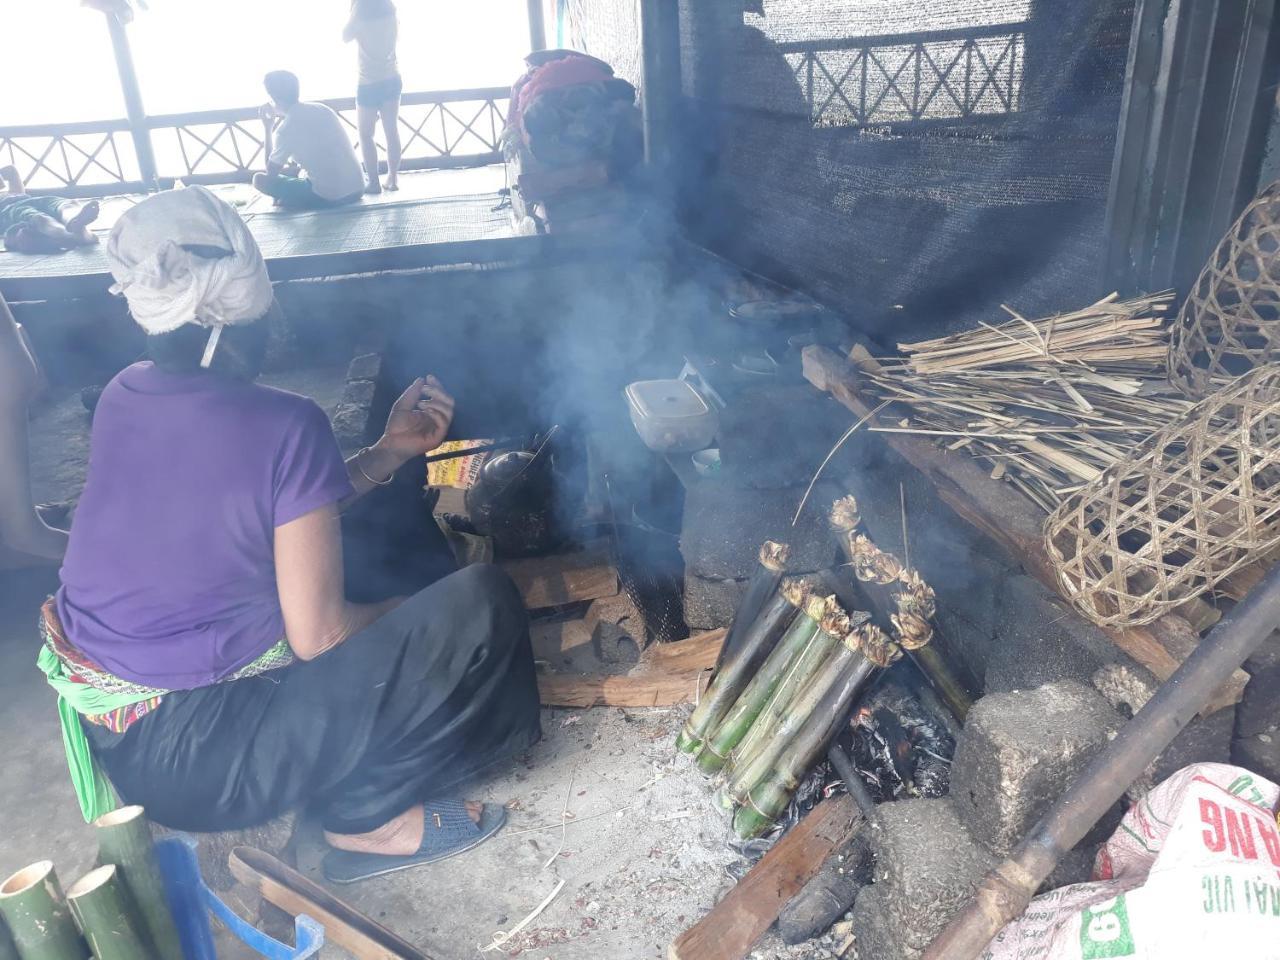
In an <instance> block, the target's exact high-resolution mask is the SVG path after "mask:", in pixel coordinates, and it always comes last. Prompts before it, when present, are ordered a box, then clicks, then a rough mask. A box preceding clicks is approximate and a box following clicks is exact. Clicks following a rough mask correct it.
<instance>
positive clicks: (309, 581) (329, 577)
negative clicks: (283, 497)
mask: <svg viewBox="0 0 1280 960" xmlns="http://www.w3.org/2000/svg"><path fill="white" fill-rule="evenodd" d="M275 561H276V591H277V592H278V593H279V596H280V612H281V613H282V614H283V615H284V633H285V637H286V638H287V639H288V641H289V646H290V647H291V648H292V649H293V653H294V655H295V656H296V657H297V658H298V659H299V660H314V659H315V658H316V657H318V656H320V655H321V654H322V653H324V652H325V651H327V650H332V649H333V648H334V647H336V646H337V645H338V644H340V643H342V642H343V641H344V640H346V639H348V638H349V637H352V636H354V635H355V634H357V633H359V632H360V631H361V630H363V629H364V628H365V627H367V626H369V624H371V623H373V622H374V621H375V620H377V619H378V618H379V617H381V616H382V615H383V614H384V613H386V612H387V611H389V610H391V609H393V608H394V607H395V606H396V605H398V604H399V603H400V601H401V599H402V598H401V597H393V598H392V599H390V600H385V601H383V602H382V603H348V602H347V600H346V597H345V595H344V593H343V570H342V531H341V529H340V527H339V521H338V508H337V505H336V504H330V505H329V506H325V507H320V508H319V509H317V510H312V511H311V512H310V513H307V514H303V515H302V516H301V517H298V519H296V520H291V521H290V522H289V523H286V524H284V525H282V526H279V527H276V531H275Z"/></svg>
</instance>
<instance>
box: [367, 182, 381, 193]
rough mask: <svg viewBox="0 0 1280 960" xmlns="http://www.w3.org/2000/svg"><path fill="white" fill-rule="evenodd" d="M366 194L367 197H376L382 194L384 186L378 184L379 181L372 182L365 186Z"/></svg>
mask: <svg viewBox="0 0 1280 960" xmlns="http://www.w3.org/2000/svg"><path fill="white" fill-rule="evenodd" d="M364 192H365V195H366V196H370V197H376V196H377V195H378V194H380V193H381V192H382V184H380V183H378V181H377V180H370V181H369V182H368V183H366V184H365V185H364Z"/></svg>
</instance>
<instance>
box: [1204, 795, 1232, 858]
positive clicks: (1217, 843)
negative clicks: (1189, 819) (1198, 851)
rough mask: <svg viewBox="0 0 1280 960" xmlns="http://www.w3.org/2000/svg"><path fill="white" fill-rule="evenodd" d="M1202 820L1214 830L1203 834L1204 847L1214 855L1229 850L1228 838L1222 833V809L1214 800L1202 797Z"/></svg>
mask: <svg viewBox="0 0 1280 960" xmlns="http://www.w3.org/2000/svg"><path fill="white" fill-rule="evenodd" d="M1200 820H1201V821H1202V822H1203V823H1205V824H1206V825H1208V826H1210V827H1212V828H1213V829H1212V830H1205V831H1203V832H1202V833H1201V836H1202V837H1204V845H1205V846H1206V847H1207V848H1208V849H1209V850H1210V851H1212V852H1213V853H1221V852H1222V851H1223V850H1225V849H1226V848H1227V838H1226V836H1225V835H1224V834H1223V832H1222V809H1221V808H1220V807H1219V806H1218V805H1217V804H1216V803H1214V802H1213V801H1212V800H1208V799H1206V798H1204V797H1201V798H1200Z"/></svg>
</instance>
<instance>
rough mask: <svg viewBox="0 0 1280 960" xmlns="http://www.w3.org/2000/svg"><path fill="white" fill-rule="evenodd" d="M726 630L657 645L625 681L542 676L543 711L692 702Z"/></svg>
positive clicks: (539, 678)
mask: <svg viewBox="0 0 1280 960" xmlns="http://www.w3.org/2000/svg"><path fill="white" fill-rule="evenodd" d="M724 636H725V631H724V630H712V631H711V632H709V633H704V634H701V635H699V636H696V637H690V638H689V639H688V640H681V641H679V642H678V643H657V644H654V645H653V646H651V647H650V648H649V649H648V650H646V651H645V652H644V654H643V655H642V656H641V658H640V664H639V665H638V666H637V667H636V668H635V669H634V670H632V671H631V672H630V673H628V674H625V675H621V676H602V675H577V674H563V673H541V674H539V675H538V693H539V696H540V697H541V699H542V705H543V706H545V707H575V708H586V707H670V706H674V705H675V704H678V703H691V702H693V701H694V700H696V699H697V698H698V696H699V695H700V694H701V693H702V691H703V689H705V686H706V683H707V678H708V677H709V676H710V671H711V668H712V667H713V666H715V662H716V657H717V656H719V654H720V647H721V646H722V645H723V644H724Z"/></svg>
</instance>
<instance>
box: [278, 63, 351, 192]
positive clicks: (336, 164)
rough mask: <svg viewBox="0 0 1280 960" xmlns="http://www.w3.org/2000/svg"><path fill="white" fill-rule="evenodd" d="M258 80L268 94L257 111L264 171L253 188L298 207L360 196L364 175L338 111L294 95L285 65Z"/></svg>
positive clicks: (294, 81) (293, 80)
mask: <svg viewBox="0 0 1280 960" xmlns="http://www.w3.org/2000/svg"><path fill="white" fill-rule="evenodd" d="M263 85H264V86H266V88H267V93H268V95H269V96H270V97H271V102H270V103H268V104H265V105H264V106H263V107H262V110H261V115H262V122H263V150H264V153H265V154H266V157H267V172H266V173H255V174H254V175H253V185H254V187H256V188H257V189H258V190H260V191H262V192H263V193H265V194H266V195H267V196H269V197H271V198H273V199H274V200H275V201H276V203H277V204H278V205H280V206H282V207H293V208H294V209H300V210H315V209H318V208H321V207H332V206H336V205H338V204H342V203H351V202H353V201H355V200H359V199H360V191H361V188H362V187H363V186H364V175H363V174H362V173H361V172H360V161H359V159H357V158H356V151H355V148H354V147H353V146H352V145H351V141H350V139H348V137H347V131H346V128H345V127H344V126H343V125H342V120H341V119H340V118H339V117H338V115H337V114H336V113H334V112H333V111H332V110H331V109H329V107H327V106H325V105H324V104H323V103H305V102H303V101H301V100H299V99H298V95H299V85H298V78H297V77H296V76H295V75H294V74H292V73H290V72H289V71H288V70H272V71H271V72H270V73H268V74H267V75H266V76H265V77H264V78H263ZM298 172H300V173H301V174H302V176H297V175H295V174H296V173H298Z"/></svg>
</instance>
